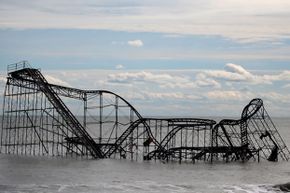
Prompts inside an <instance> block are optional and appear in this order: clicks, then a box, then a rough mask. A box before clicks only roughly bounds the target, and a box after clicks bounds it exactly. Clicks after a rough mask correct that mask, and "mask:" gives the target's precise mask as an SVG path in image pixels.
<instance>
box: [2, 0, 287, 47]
mask: <svg viewBox="0 0 290 193" xmlns="http://www.w3.org/2000/svg"><path fill="white" fill-rule="evenodd" d="M289 9H290V2H289V1H285V0H269V1H267V2H265V1H264V0H255V1H250V0H244V1H242V0H237V1H230V0H220V1H212V0H207V1H204V0H197V1H186V0H180V1H162V2H161V1H137V2H136V1H134V0H128V1H122V2H121V3H120V2H116V1H114V0H107V1H97V2H92V1H90V0H83V1H81V0H76V1H73V2H71V1H69V0H51V1H45V0H40V1H25V2H22V1H2V2H1V12H0V18H1V19H0V27H1V28H14V29H31V28H37V29H44V28H46V29H47V28H53V29H56V28H59V29H63V28H66V29H99V30H103V29H106V30H116V31H129V32H131V31H138V32H161V33H167V34H191V35H201V34H202V35H218V36H223V37H226V38H230V39H234V40H236V41H239V42H255V41H273V40H277V39H280V38H289V37H290V35H289V31H290V26H289V25H288V24H289V15H290V13H289ZM11 13H14V14H11ZM212 18H215V19H214V20H213V19H212Z"/></svg>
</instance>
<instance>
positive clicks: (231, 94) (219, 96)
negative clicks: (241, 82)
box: [206, 90, 255, 101]
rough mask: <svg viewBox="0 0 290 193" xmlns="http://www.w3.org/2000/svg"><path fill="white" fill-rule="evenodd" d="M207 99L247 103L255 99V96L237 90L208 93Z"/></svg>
mask: <svg viewBox="0 0 290 193" xmlns="http://www.w3.org/2000/svg"><path fill="white" fill-rule="evenodd" d="M206 97H207V98H208V99H210V100H225V101H232V100H233V101H237V100H238V101H245V100H250V99H252V98H255V95H254V94H253V93H251V92H243V91H236V90H215V91H210V92H208V93H207V94H206Z"/></svg>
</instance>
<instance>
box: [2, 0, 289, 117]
mask: <svg viewBox="0 0 290 193" xmlns="http://www.w3.org/2000/svg"><path fill="white" fill-rule="evenodd" d="M289 10H290V1H288V0H268V1H265V0H263V1H262V0H255V1H247V0H243V1H240V0H236V1H232V0H228V1H227V0H219V1H210V0H195V1H173V0H168V1H153V0H152V1H151V0H150V1H133V0H125V1H114V0H105V1H90V0H82V1H81V0H74V1H68V0H50V1H44V0H38V1H36V0H30V1H20V0H19V1H16V0H6V1H5V0H4V1H3V0H0V62H1V68H0V70H1V77H0V82H1V92H2V93H3V89H4V85H5V76H6V66H7V64H11V63H15V62H18V61H21V60H28V61H29V62H30V64H31V65H32V66H33V67H35V68H41V69H42V72H43V73H44V74H45V75H46V77H47V79H48V81H49V82H51V83H55V84H61V85H64V86H72V87H76V88H86V89H106V90H111V91H114V92H116V93H117V94H119V95H121V96H123V97H124V98H126V99H127V100H128V101H129V102H130V103H132V104H133V105H134V106H135V107H136V109H137V110H138V111H139V112H140V113H141V114H143V115H169V116H172V115H176V116H213V115H216V116H223V115H224V116H239V115H240V113H241V110H242V108H243V106H244V105H246V104H247V103H248V102H249V101H250V100H251V99H252V98H256V97H259V98H262V99H263V100H264V103H265V105H266V108H267V109H268V111H269V113H270V114H271V115H273V116H289V114H290V100H289V99H290V25H289V24H290V11H289ZM1 97H2V96H1ZM1 105H2V103H1Z"/></svg>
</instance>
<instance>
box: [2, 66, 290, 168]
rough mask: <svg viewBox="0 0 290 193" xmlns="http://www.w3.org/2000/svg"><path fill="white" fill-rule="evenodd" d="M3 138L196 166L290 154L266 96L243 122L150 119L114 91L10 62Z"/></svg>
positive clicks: (19, 147) (20, 145) (51, 150)
mask: <svg viewBox="0 0 290 193" xmlns="http://www.w3.org/2000/svg"><path fill="white" fill-rule="evenodd" d="M74 106H79V107H80V109H82V110H81V112H80V111H79V112H77V113H75V112H74V111H73V110H74V109H73V108H74ZM0 135H1V141H0V152H1V153H6V154H20V155H47V156H73V157H85V158H93V159H101V158H118V159H131V160H136V161H138V160H163V161H188V162H193V163H194V162H198V161H207V162H213V161H227V162H229V161H248V160H254V161H259V160H260V159H265V160H269V161H277V160H286V161H288V160H289V158H290V152H289V149H288V148H287V146H286V144H285V143H284V141H283V139H282V137H281V136H280V134H279V132H278V131H277V129H276V127H275V125H274V123H273V121H272V120H271V118H270V116H269V114H268V113H267V111H266V109H265V108H264V106H263V101H262V100H261V99H253V100H252V101H250V103H249V104H248V105H247V106H246V107H245V108H244V110H243V112H242V115H241V118H240V119H238V120H230V119H225V120H222V121H220V122H219V123H216V122H215V121H214V120H209V119H197V118H144V117H142V116H141V115H140V114H139V113H138V111H137V110H136V109H135V108H134V107H133V106H132V105H131V104H130V103H129V102H128V101H126V100H125V99H124V98H122V97H121V96H119V95H117V94H115V93H113V92H110V91H106V90H81V89H76V88H70V87H64V86H59V85H54V84H50V83H48V82H47V80H46V78H45V77H44V76H43V75H42V73H41V72H40V70H38V69H35V68H31V67H30V66H29V64H28V63H27V62H25V61H24V62H20V63H16V64H12V65H9V66H8V77H7V83H6V86H5V92H4V103H3V115H2V128H1V133H0Z"/></svg>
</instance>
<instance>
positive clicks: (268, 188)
mask: <svg viewBox="0 0 290 193" xmlns="http://www.w3.org/2000/svg"><path fill="white" fill-rule="evenodd" d="M223 190H224V192H225V193H277V192H281V191H280V190H278V189H275V188H273V185H266V184H262V185H254V184H244V185H227V186H223Z"/></svg>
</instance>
